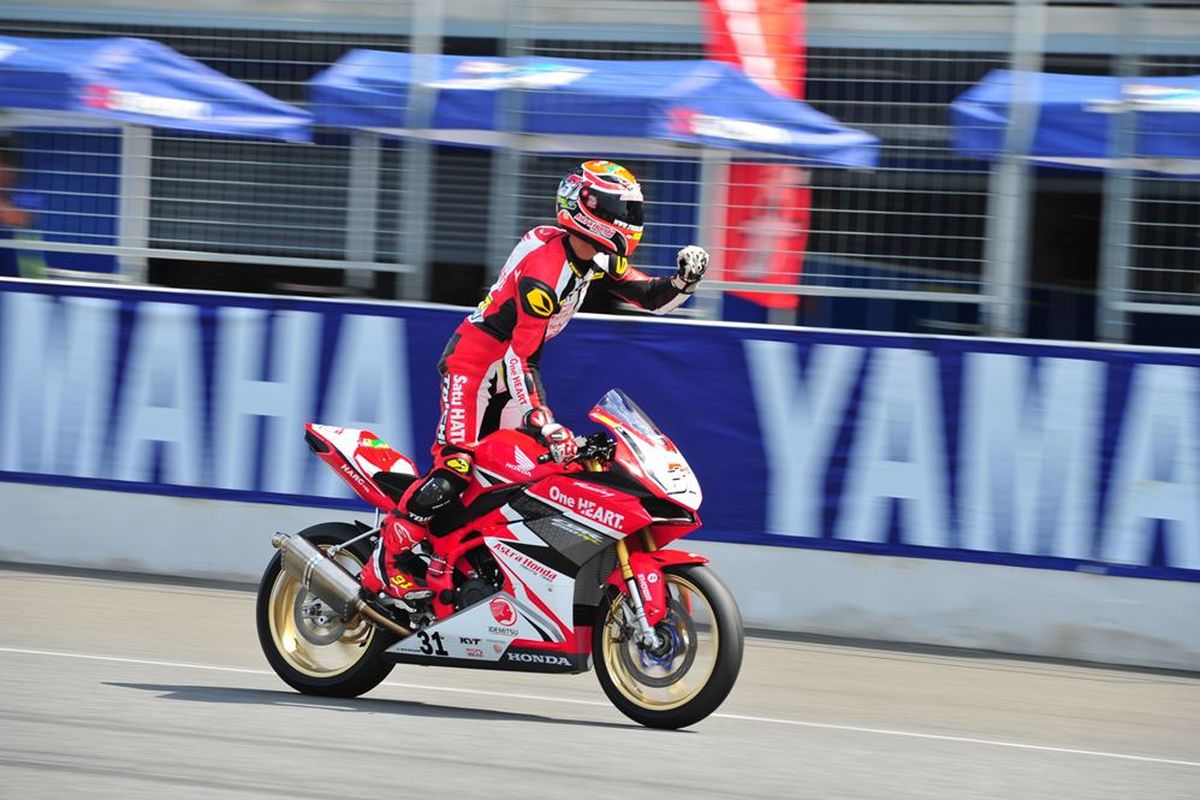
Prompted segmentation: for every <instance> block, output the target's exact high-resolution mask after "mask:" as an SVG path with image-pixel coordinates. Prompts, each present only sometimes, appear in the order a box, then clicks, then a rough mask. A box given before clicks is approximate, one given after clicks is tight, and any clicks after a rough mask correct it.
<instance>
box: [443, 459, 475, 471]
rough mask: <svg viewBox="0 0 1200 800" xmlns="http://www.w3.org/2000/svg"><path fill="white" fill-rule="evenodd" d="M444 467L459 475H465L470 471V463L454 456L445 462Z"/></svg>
mask: <svg viewBox="0 0 1200 800" xmlns="http://www.w3.org/2000/svg"><path fill="white" fill-rule="evenodd" d="M446 466H447V467H449V468H450V469H452V470H454V471H455V472H457V473H458V474H459V475H466V474H467V473H468V472H470V471H471V462H469V461H467V460H466V459H465V458H462V457H460V456H455V457H454V458H451V459H449V460H448V461H446Z"/></svg>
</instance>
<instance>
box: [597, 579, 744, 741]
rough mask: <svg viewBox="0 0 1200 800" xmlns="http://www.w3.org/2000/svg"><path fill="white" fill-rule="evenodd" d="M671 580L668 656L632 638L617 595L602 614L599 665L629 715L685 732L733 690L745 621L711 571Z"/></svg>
mask: <svg viewBox="0 0 1200 800" xmlns="http://www.w3.org/2000/svg"><path fill="white" fill-rule="evenodd" d="M663 577H664V579H665V580H666V582H667V595H668V603H669V608H668V611H667V615H666V617H665V618H664V619H663V621H662V622H660V623H659V624H658V626H657V630H658V632H659V634H660V635H662V636H663V639H664V643H665V646H664V649H663V650H662V651H661V652H659V653H651V652H649V651H648V650H646V649H645V648H644V647H643V646H642V645H641V644H640V642H639V641H638V637H637V635H636V633H635V634H634V635H630V625H629V623H628V620H629V619H632V608H630V607H629V600H628V597H627V596H626V595H624V594H610V595H609V596H607V597H606V598H605V600H603V601H602V602H601V604H600V607H599V609H598V610H597V611H598V613H597V618H596V624H595V625H594V627H593V629H592V659H593V661H594V663H595V666H596V677H597V678H598V679H599V680H600V686H601V687H602V688H603V689H604V693H605V694H606V695H608V699H609V700H611V701H612V703H613V705H615V706H616V707H617V709H618V710H620V712H621V713H622V714H624V715H625V716H627V717H629V718H630V719H632V720H634V721H635V722H638V723H640V724H642V725H645V726H647V727H649V728H684V727H687V726H688V725H694V724H695V723H697V722H699V721H700V720H702V719H704V718H705V717H707V716H708V715H709V714H711V713H713V712H714V711H716V710H717V707H718V706H720V705H721V703H722V702H723V701H724V700H725V698H726V696H728V694H729V692H730V690H731V689H733V684H734V682H735V681H736V680H737V676H738V672H739V671H740V670H741V667H742V648H743V634H742V615H741V612H740V611H738V607H737V603H736V602H735V601H734V599H733V595H732V594H730V592H729V589H727V588H726V587H725V584H723V583H722V582H721V580H720V579H719V578H717V576H716V575H715V574H713V572H712V571H711V570H709V569H708V568H707V567H704V566H701V565H698V564H689V565H686V566H675V567H667V568H666V569H665V570H664V571H663ZM635 630H636V628H635Z"/></svg>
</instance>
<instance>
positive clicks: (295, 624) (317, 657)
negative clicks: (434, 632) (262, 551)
mask: <svg viewBox="0 0 1200 800" xmlns="http://www.w3.org/2000/svg"><path fill="white" fill-rule="evenodd" d="M358 533H359V530H358V529H357V528H355V527H354V526H353V525H350V524H348V523H341V522H327V523H322V524H320V525H314V526H312V527H311V528H306V529H304V530H303V531H301V532H300V533H299V534H298V535H299V536H301V537H303V538H305V539H307V540H308V541H309V542H312V544H314V545H315V546H317V547H319V548H321V549H322V550H328V549H329V548H330V547H332V546H334V545H339V544H341V543H343V542H345V541H347V540H349V539H350V538H352V537H354V536H356V535H358ZM370 555H371V552H370V545H368V544H367V543H366V542H359V543H356V544H354V545H352V546H350V547H348V548H346V549H345V550H342V551H340V552H339V553H338V554H337V556H336V558H337V560H338V561H339V562H340V563H341V564H342V565H343V566H345V567H346V568H347V569H348V570H349V571H350V572H351V574H357V573H358V572H359V571H361V570H362V567H363V564H365V563H366V561H367V559H368V558H369V557H370ZM255 617H256V622H257V626H258V641H259V644H260V645H261V646H262V650H263V655H265V656H266V657H267V662H268V663H269V664H270V665H271V669H273V670H275V674H277V675H278V676H279V677H280V678H282V679H283V681H284V683H286V684H287V685H288V686H291V687H292V688H293V689H295V690H296V691H298V692H303V693H304V694H313V695H321V696H324V697H357V696H358V695H360V694H364V693H365V692H369V691H370V690H371V689H374V688H375V687H376V686H378V685H379V684H380V683H381V682H382V681H383V679H384V678H386V677H387V676H388V674H389V673H390V672H391V671H392V667H393V666H394V664H393V662H392V661H390V660H389V659H387V658H385V657H384V656H383V651H384V650H386V649H387V648H388V647H389V646H390V645H391V644H392V643H393V642H394V641H395V636H394V635H392V634H391V633H390V632H388V631H385V630H382V629H380V628H378V627H376V626H375V625H374V624H373V623H371V622H369V621H368V620H365V619H363V618H362V617H358V616H356V617H355V618H353V619H351V620H343V619H341V618H340V617H338V616H337V615H335V614H333V613H332V612H331V611H329V609H328V608H327V607H325V606H324V604H323V603H321V601H320V600H318V599H317V598H316V597H315V596H314V595H312V594H309V593H308V592H307V591H306V590H305V589H304V587H303V586H302V585H301V584H300V582H299V581H297V580H296V579H295V578H293V577H292V576H291V575H289V574H288V573H287V572H285V571H284V570H283V568H282V565H281V561H280V554H279V553H276V554H275V556H274V558H272V559H271V563H270V564H268V565H267V570H266V572H264V573H263V577H262V581H261V582H260V583H259V586H258V603H257V606H256V610H255Z"/></svg>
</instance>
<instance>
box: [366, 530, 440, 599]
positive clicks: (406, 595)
mask: <svg viewBox="0 0 1200 800" xmlns="http://www.w3.org/2000/svg"><path fill="white" fill-rule="evenodd" d="M428 535H429V534H428V532H427V531H426V530H425V526H424V525H421V524H420V523H417V522H414V521H412V520H410V519H405V518H403V517H401V516H399V515H398V514H395V513H393V514H389V515H388V517H387V519H385V520H384V523H383V531H382V535H381V536H380V537H379V544H378V545H376V547H375V552H374V553H373V554H372V555H371V558H370V559H369V560H368V561H367V563H366V564H364V565H363V570H362V575H361V576H359V581H360V582H361V583H362V586H363V588H364V589H366V590H367V591H368V592H370V593H371V594H379V593H381V592H382V593H384V594H386V595H388V596H389V597H393V598H395V599H397V600H403V601H404V602H406V603H411V602H415V601H419V600H428V599H429V598H430V597H432V596H433V592H432V591H430V590H429V588H428V587H426V585H425V576H424V572H425V565H424V562H423V561H421V559H420V557H419V556H417V554H416V553H414V552H413V548H414V547H416V546H417V545H418V544H420V543H421V542H422V541H424V540H425V539H426V538H428Z"/></svg>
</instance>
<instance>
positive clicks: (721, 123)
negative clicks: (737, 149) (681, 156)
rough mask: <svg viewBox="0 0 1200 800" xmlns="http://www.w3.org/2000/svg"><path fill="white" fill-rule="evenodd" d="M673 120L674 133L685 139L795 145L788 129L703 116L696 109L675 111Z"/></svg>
mask: <svg viewBox="0 0 1200 800" xmlns="http://www.w3.org/2000/svg"><path fill="white" fill-rule="evenodd" d="M670 116H671V121H670V122H669V123H668V124H669V126H670V129H671V131H672V132H674V133H679V134H683V135H684V136H705V137H708V138H712V139H730V140H732V141H735V142H751V143H754V144H775V145H788V144H791V143H792V134H791V133H790V132H789V131H788V130H787V129H786V128H780V127H779V126H778V125H767V124H765V123H762V122H753V121H751V120H748V119H735V118H734V117H719V116H717V115H715V114H701V113H700V112H699V111H697V110H695V109H694V108H673V109H671V113H670Z"/></svg>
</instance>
